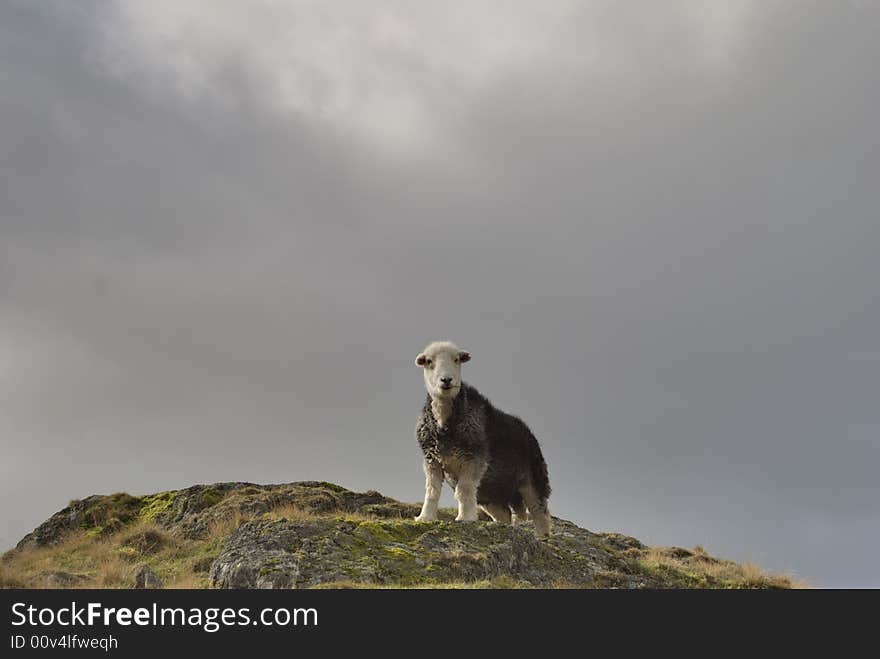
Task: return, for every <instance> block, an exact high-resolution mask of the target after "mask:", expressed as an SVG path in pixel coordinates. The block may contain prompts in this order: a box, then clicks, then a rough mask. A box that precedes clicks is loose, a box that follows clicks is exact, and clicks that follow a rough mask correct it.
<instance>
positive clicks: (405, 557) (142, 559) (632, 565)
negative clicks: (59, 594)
mask: <svg viewBox="0 0 880 659" xmlns="http://www.w3.org/2000/svg"><path fill="white" fill-rule="evenodd" d="M418 511H419V506H418V505H416V504H408V503H401V502H399V501H395V500H394V499H390V498H388V497H385V496H383V495H382V494H380V493H379V492H375V491H368V492H353V491H351V490H347V489H346V488H344V487H340V486H338V485H334V484H332V483H325V482H318V481H305V482H298V483H285V484H278V485H257V484H254V483H216V484H213V485H194V486H192V487H188V488H186V489H183V490H175V491H169V492H159V493H157V494H151V495H146V496H132V495H129V494H113V495H107V496H90V497H88V498H86V499H82V500H78V501H72V502H71V503H70V505H69V506H68V507H66V508H65V509H63V510H61V511H59V512H58V513H56V514H55V515H53V516H52V517H51V518H50V519H48V520H47V521H46V522H44V523H43V524H41V525H40V526H38V527H37V528H36V529H35V530H34V531H33V532H32V533H29V534H28V535H27V536H25V537H24V538H23V539H22V540H21V542H19V543H18V546H17V547H16V549H14V550H12V551H11V552H8V553H7V554H6V555H5V556H4V557H3V559H2V561H0V586H2V585H3V584H8V585H11V586H18V587H21V586H25V587H128V588H132V587H137V588H161V587H175V586H176V587H190V588H192V587H213V588H315V587H337V588H339V587H346V588H350V587H448V586H453V587H462V586H474V585H476V586H477V587H600V588H607V587H616V588H621V587H622V588H658V587H659V588H663V587H677V588H682V587H684V588H694V587H778V586H786V585H789V583H788V582H787V581H786V580H785V579H783V578H776V577H768V576H767V575H763V574H762V573H760V571H756V569H754V568H749V569H748V570H746V569H744V568H743V567H742V566H738V565H737V564H735V563H732V562H730V561H722V560H719V559H716V558H713V557H711V556H709V555H708V554H706V553H705V552H704V551H702V550H701V549H699V548H696V549H694V550H687V549H682V548H667V549H656V548H653V549H652V548H648V547H645V546H644V545H642V543H640V542H639V541H638V540H636V539H635V538H631V537H628V536H624V535H620V534H615V533H595V532H592V531H588V530H586V529H583V528H580V527H578V526H576V525H575V524H572V523H571V522H568V521H565V520H562V519H556V518H554V519H553V521H552V533H551V535H550V537H549V538H539V537H537V536H536V535H535V532H534V529H533V528H532V525H531V523H526V524H524V525H522V526H509V525H502V524H495V523H491V522H487V521H479V522H455V521H453V520H452V518H453V514H454V511H451V510H441V511H440V520H439V521H437V522H417V521H415V520H414V519H413V518H414V517H415V516H416V515H417V514H418ZM37 549H38V550H39V551H40V554H39V556H40V557H41V560H40V561H39V562H35V561H32V560H30V559H29V555H30V554H31V553H33V552H34V550H37ZM35 565H39V571H38V570H36V569H35V568H34V567H33V566H35Z"/></svg>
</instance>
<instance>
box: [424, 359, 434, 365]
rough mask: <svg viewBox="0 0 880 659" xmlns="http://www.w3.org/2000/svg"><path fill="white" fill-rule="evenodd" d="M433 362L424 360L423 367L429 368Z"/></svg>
mask: <svg viewBox="0 0 880 659" xmlns="http://www.w3.org/2000/svg"><path fill="white" fill-rule="evenodd" d="M432 363H433V362H432V361H431V360H430V359H426V360H425V366H430V365H431V364H432Z"/></svg>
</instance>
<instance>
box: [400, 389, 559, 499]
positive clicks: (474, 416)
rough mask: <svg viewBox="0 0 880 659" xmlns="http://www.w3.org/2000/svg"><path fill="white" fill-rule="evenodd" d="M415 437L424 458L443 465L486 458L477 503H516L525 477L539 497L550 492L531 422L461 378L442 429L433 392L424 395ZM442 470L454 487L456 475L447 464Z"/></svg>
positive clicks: (542, 459)
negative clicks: (433, 408)
mask: <svg viewBox="0 0 880 659" xmlns="http://www.w3.org/2000/svg"><path fill="white" fill-rule="evenodd" d="M416 439H418V442H419V446H421V447H422V452H423V453H424V455H425V459H426V460H427V461H428V462H431V463H434V464H437V465H439V466H440V467H441V468H443V466H444V464H446V465H453V464H455V463H456V462H471V461H480V462H485V463H487V465H488V466H487V469H486V473H485V474H484V475H483V479H482V480H481V481H480V485H479V487H478V489H477V503H480V504H500V505H518V504H520V503H521V502H522V498H521V496H520V493H519V489H520V488H521V487H523V486H525V485H527V484H528V483H529V481H531V482H532V485H533V486H534V488H535V492H536V493H537V494H538V496H539V497H540V498H541V500H542V501H544V502H546V500H547V499H548V497H549V496H550V480H549V477H548V475H547V463H546V462H544V456H543V455H542V454H541V448H540V446H538V440H537V439H536V438H535V436H534V435H533V434H532V431H531V430H529V427H528V426H527V425H526V424H525V423H524V422H523V421H522V420H521V419H519V418H518V417H515V416H513V415H511V414H507V413H506V412H502V411H501V410H499V409H497V408H496V407H495V406H493V405H492V403H490V402H489V400H488V399H487V398H486V397H485V396H483V395H482V394H481V393H480V392H479V391H477V390H476V389H475V388H474V387H472V386H470V385H468V384H466V383H464V382H462V385H461V390H460V391H459V393H458V396H456V397H455V400H454V402H453V405H452V415H451V416H450V418H449V422H448V423H447V424H446V426H445V427H443V428H440V427H439V426H438V425H437V421H436V420H435V419H434V414H433V412H432V411H431V397H430V396H428V397H427V399H426V400H425V405H424V406H423V407H422V413H421V414H420V415H419V419H418V422H417V423H416ZM444 474H445V475H446V480H447V482H449V484H450V485H452V486H453V487H454V486H455V477H454V474H450V473H447V469H444Z"/></svg>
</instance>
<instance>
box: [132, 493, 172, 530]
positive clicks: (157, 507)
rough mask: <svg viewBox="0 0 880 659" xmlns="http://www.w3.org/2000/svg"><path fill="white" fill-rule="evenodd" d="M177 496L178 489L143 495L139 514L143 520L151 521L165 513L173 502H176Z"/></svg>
mask: <svg viewBox="0 0 880 659" xmlns="http://www.w3.org/2000/svg"><path fill="white" fill-rule="evenodd" d="M176 496H177V491H176V490H171V491H168V492H159V493H158V494H151V495H148V496H145V497H141V509H140V513H139V516H140V518H141V519H142V520H144V521H148V522H151V521H153V520H155V519H156V517H158V516H159V515H160V514H162V513H164V512H165V511H166V510H168V508H170V507H171V504H172V503H174V498H175V497H176Z"/></svg>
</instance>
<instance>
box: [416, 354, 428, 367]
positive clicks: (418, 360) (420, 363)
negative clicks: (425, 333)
mask: <svg viewBox="0 0 880 659" xmlns="http://www.w3.org/2000/svg"><path fill="white" fill-rule="evenodd" d="M426 360H427V357H425V353H423V352H420V353H419V356H418V357H416V366H424V365H425V361H426Z"/></svg>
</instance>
